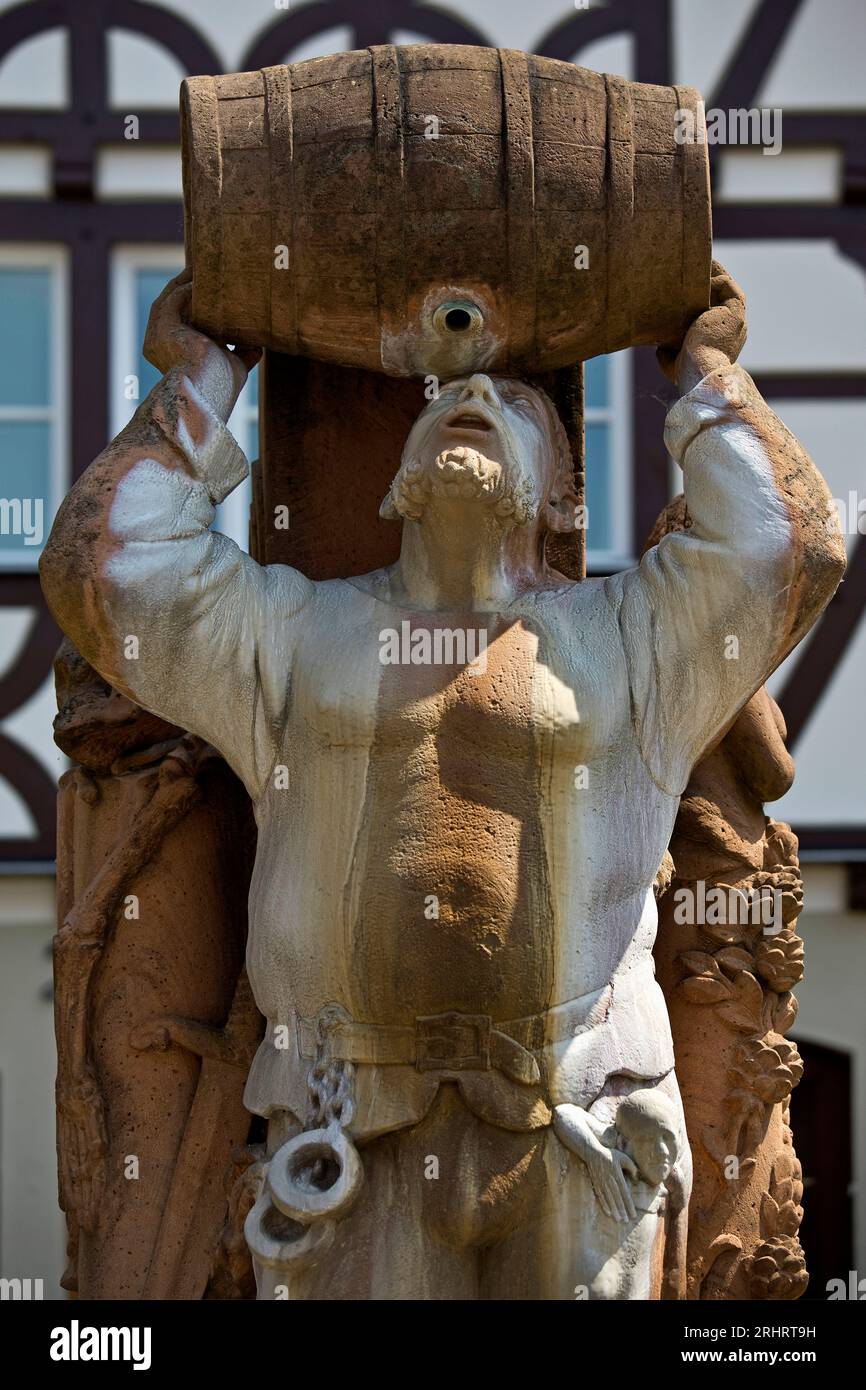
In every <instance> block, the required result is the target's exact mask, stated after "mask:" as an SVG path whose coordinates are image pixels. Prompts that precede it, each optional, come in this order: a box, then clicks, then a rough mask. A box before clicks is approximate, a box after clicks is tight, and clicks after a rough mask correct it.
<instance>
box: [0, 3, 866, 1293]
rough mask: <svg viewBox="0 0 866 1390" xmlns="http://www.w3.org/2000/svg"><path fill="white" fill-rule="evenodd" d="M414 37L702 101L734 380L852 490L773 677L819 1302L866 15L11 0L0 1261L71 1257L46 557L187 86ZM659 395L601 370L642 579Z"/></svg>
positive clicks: (594, 434)
mask: <svg viewBox="0 0 866 1390" xmlns="http://www.w3.org/2000/svg"><path fill="white" fill-rule="evenodd" d="M425 41H434V42H444V43H478V44H493V45H502V46H510V47H515V48H523V49H526V50H529V51H533V52H536V53H540V54H545V55H548V56H551V57H556V58H560V59H564V60H566V61H574V62H579V63H582V64H584V65H586V66H589V67H595V68H598V69H599V70H605V71H612V72H617V73H621V74H622V75H624V76H626V77H630V78H634V79H637V80H639V81H648V82H656V83H664V84H668V83H683V84H689V85H694V86H698V87H700V88H701V90H702V91H703V92H704V95H705V98H706V104H707V108H708V111H709V112H710V113H711V115H713V113H715V115H714V120H715V125H714V126H712V127H711V129H713V130H714V131H715V133H716V135H717V137H718V139H717V142H716V143H713V144H711V150H710V154H711V162H712V168H713V179H714V234H715V242H716V254H717V255H718V257H719V259H721V260H722V261H723V262H724V263H725V264H726V265H727V266H728V268H729V269H730V270H731V271H732V272H733V274H734V275H735V277H736V278H737V279H738V280H739V281H740V283H741V284H742V285H743V286H744V288H745V290H746V293H747V299H748V303H749V311H750V326H751V334H750V341H749V344H748V345H747V347H746V350H745V352H744V355H743V362H744V365H745V366H746V367H747V368H748V369H749V370H750V371H751V372H752V374H753V375H754V377H755V379H756V381H757V383H758V385H759V387H760V389H761V391H762V392H763V394H764V395H765V396H766V398H767V399H768V400H769V402H770V403H771V405H772V406H773V408H774V409H775V410H776V411H777V413H778V414H779V415H780V416H781V417H782V419H783V420H784V421H785V422H786V423H787V424H788V425H789V426H790V427H791V428H792V429H793V431H794V432H795V434H797V436H798V437H799V438H800V439H802V441H803V442H804V444H805V445H806V447H807V448H808V449H809V451H810V452H811V454H812V455H813V457H814V458H815V460H816V461H817V463H818V464H819V466H820V468H821V469H822V471H823V472H824V474H825V476H826V477H827V478H828V481H829V482H830V485H831V489H832V491H833V493H834V496H835V497H836V498H837V499H838V500H839V503H840V513H841V517H842V520H843V524H844V526H845V530H846V535H847V542H848V548H849V561H850V564H849V571H848V575H847V578H846V581H845V583H844V585H843V586H842V588H841V589H840V590H839V592H838V594H837V595H836V597H835V598H834V600H833V601H832V603H831V605H830V608H829V610H828V612H827V613H826V615H825V616H824V618H823V619H822V621H821V622H820V623H819V625H818V627H817V628H816V630H815V631H814V633H813V634H812V635H811V636H810V638H809V639H808V641H807V642H806V643H804V645H803V646H802V647H801V648H800V649H798V651H797V652H795V653H794V654H793V656H792V657H791V658H789V660H788V661H787V662H786V663H785V665H784V666H783V667H782V668H781V670H780V671H779V672H777V673H776V676H775V677H774V679H773V682H772V685H771V689H772V692H773V694H774V695H775V696H776V698H777V699H778V700H779V702H780V704H781V706H782V708H783V711H784V714H785V718H786V721H787V725H788V731H789V741H790V744H791V746H792V749H793V751H794V754H795V756H796V759H797V763H798V779H797V782H796V784H795V786H794V788H793V790H792V791H791V792H790V793H789V795H788V796H787V797H786V798H785V799H784V801H782V802H781V803H779V804H778V806H777V807H775V808H774V810H773V813H774V814H776V815H778V816H779V817H781V818H785V819H788V820H789V821H790V822H791V823H792V824H793V827H794V829H795V830H796V832H797V834H798V835H799V837H800V842H801V852H802V858H803V860H804V863H805V866H806V891H807V911H806V913H805V914H804V917H803V919H802V925H803V926H804V927H805V933H804V934H805V936H806V939H807V948H808V956H807V967H808V968H807V979H806V982H805V983H804V985H803V986H802V988H801V990H800V991H799V994H800V999H801V1016H800V1022H799V1031H798V1032H797V1037H798V1043H799V1045H800V1047H801V1050H802V1051H803V1052H804V1053H805V1054H806V1058H807V1062H808V1063H809V1069H808V1070H807V1076H806V1080H805V1081H804V1082H803V1085H802V1088H801V1090H800V1091H799V1092H798V1093H797V1095H796V1096H795V1100H794V1115H795V1123H796V1126H797V1134H798V1147H799V1148H800V1150H801V1153H802V1155H803V1159H804V1166H805V1168H806V1173H807V1178H811V1184H812V1185H811V1190H810V1192H809V1193H808V1196H807V1217H806V1225H805V1226H804V1231H803V1239H804V1244H805V1246H806V1249H807V1253H808V1254H809V1257H810V1262H811V1265H812V1269H813V1284H814V1290H815V1293H816V1295H817V1296H823V1282H822V1281H823V1275H824V1272H825V1271H826V1273H827V1277H829V1275H830V1274H831V1273H839V1272H840V1271H841V1263H840V1262H843V1261H845V1260H846V1259H847V1260H849V1261H853V1263H852V1265H851V1267H852V1268H856V1267H857V1261H858V1259H859V1262H860V1268H861V1270H862V1269H864V1267H866V1195H861V1196H859V1197H858V1196H857V1195H856V1187H855V1188H852V1186H851V1184H852V1179H853V1178H859V1190H860V1193H861V1194H866V1024H864V1022H863V1010H862V1006H861V1004H860V994H861V993H862V981H863V979H864V975H866V796H864V791H863V782H864V772H866V757H864V752H863V747H862V742H861V732H860V729H861V725H860V713H861V705H862V693H861V692H862V691H863V689H864V686H866V622H864V621H863V617H864V607H866V475H864V472H863V440H864V437H866V314H864V308H866V299H864V272H866V79H864V77H863V73H864V72H866V9H864V7H863V5H862V0H722V3H719V0H610V3H608V4H595V3H593V4H590V5H583V4H577V3H574V4H572V3H569V0H534V2H533V3H532V4H526V3H524V0H454V3H453V4H447V5H439V4H426V3H422V2H421V0H417V2H416V0H321V2H320V3H305V0H290V3H285V4H284V3H281V0H251V3H248V4H245V5H238V4H237V3H236V0H201V2H200V3H194V0H26V2H25V3H9V0H0V323H2V330H0V523H2V524H0V873H2V878H0V1071H2V1078H0V1079H2V1088H0V1104H2V1107H3V1112H4V1113H3V1116H2V1117H0V1119H2V1122H0V1146H2V1154H0V1158H2V1163H0V1171H2V1179H0V1181H2V1193H0V1197H2V1211H3V1221H2V1224H0V1273H2V1274H3V1275H19V1276H27V1275H30V1276H32V1277H37V1276H42V1277H45V1278H46V1279H49V1280H50V1279H52V1278H56V1273H57V1270H58V1268H59V1264H60V1254H61V1252H60V1248H59V1245H60V1220H59V1215H58V1214H56V1213H55V1212H54V1159H53V1104H52V1084H53V1054H52V1037H53V1034H52V1023H51V1015H50V1005H49V1002H48V1000H49V998H50V994H49V991H48V981H49V979H50V960H49V957H48V955H47V954H46V952H47V950H48V944H49V940H50V935H51V932H52V930H53V921H52V901H53V873H54V864H53V860H54V846H55V830H54V816H55V785H56V780H57V776H58V773H59V772H60V771H61V770H62V765H63V764H62V758H61V756H60V754H59V752H58V750H57V749H56V748H55V747H54V745H53V742H52V738H51V719H52V715H53V690H52V681H51V664H52V660H53V656H54V652H55V649H56V646H57V642H58V633H57V630H56V628H55V627H54V625H53V623H52V620H51V619H50V617H49V615H48V612H47V610H46V608H45V606H44V604H43V602H42V600H41V597H40V591H39V584H38V577H37V572H36V563H37V559H38V554H39V549H40V542H41V540H42V539H44V537H45V536H47V533H48V530H49V529H50V524H51V519H52V515H53V511H54V509H55V508H56V506H57V504H58V502H59V500H60V498H61V497H62V496H63V495H64V493H65V492H66V490H67V489H68V487H69V485H70V483H71V482H72V480H73V479H74V478H75V477H77V476H78V475H79V474H80V473H81V471H82V470H83V469H84V468H85V467H86V466H87V465H88V463H89V462H90V461H91V459H92V458H94V457H95V456H96V455H97V454H98V453H99V452H100V451H101V449H102V448H103V447H104V445H105V443H106V441H107V440H108V439H109V438H110V436H111V435H112V434H113V433H115V432H116V431H117V430H118V429H119V428H120V427H121V425H122V424H123V423H124V422H125V420H126V419H127V418H128V417H129V415H130V414H131V413H132V411H133V410H134V408H135V405H136V402H137V400H139V399H140V398H141V397H142V396H143V395H145V394H146V392H147V391H148V390H149V388H150V385H151V384H152V382H153V380H154V373H153V371H152V369H151V368H150V367H149V366H148V364H146V363H145V362H144V361H143V359H142V358H141V356H140V347H141V340H142V335H143V331H144V325H145V322H146V315H147V309H148V306H149V303H150V301H151V300H152V298H153V297H154V295H155V294H156V293H157V292H158V290H159V288H160V287H161V285H162V284H163V283H164V282H165V280H166V279H168V278H169V277H170V276H171V275H172V274H174V273H175V272H176V270H178V269H179V268H180V266H181V265H182V262H183V246H182V242H183V225H182V203H181V191H180V150H179V134H178V120H177V114H176V105H177V88H178V84H179V82H180V80H181V78H182V77H183V76H184V75H185V74H187V73H208V72H219V71H229V70H244V69H250V68H259V67H262V66H264V65H267V64H272V63H280V62H284V61H298V60H300V59H302V58H307V57H312V56H315V55H318V54H323V53H328V52H332V51H336V50H340V49H347V48H359V47H364V46H367V45H369V44H378V43H412V42H425ZM669 393H670V388H669V387H668V385H667V383H666V382H665V381H664V379H663V378H662V376H661V374H660V373H659V371H658V369H657V366H656V363H655V360H654V354H653V352H652V351H651V350H649V349H645V350H638V351H635V352H632V353H624V354H617V355H616V356H615V357H611V358H605V359H598V360H596V361H595V362H593V363H590V364H589V365H588V368H587V374H586V428H587V486H588V501H589V513H590V528H589V534H588V556H589V569H590V572H595V573H603V572H609V571H611V570H613V569H617V568H621V567H622V566H624V565H626V564H628V563H629V562H630V561H631V560H632V559H633V558H634V557H635V556H636V555H637V554H638V553H639V552H640V549H641V546H642V543H643V540H644V538H645V537H646V535H647V533H648V532H649V531H650V529H651V527H652V525H653V522H654V520H655V518H656V516H657V514H658V512H659V511H660V509H661V507H662V506H663V505H664V503H665V501H666V500H667V498H668V497H669V495H670V492H671V487H672V484H673V478H672V473H671V467H670V462H669V460H668V458H667V455H666V452H665V449H664V446H663V443H662V423H663V418H664V411H665V408H666V402H667V401H668V400H669V399H670V394H669ZM256 409H257V403H256V387H255V380H254V379H252V380H251V383H250V385H249V386H248V387H247V390H246V392H245V394H244V397H243V398H242V400H241V402H240V404H239V406H238V409H237V411H236V413H235V416H234V417H233V421H232V427H233V429H234V431H235V434H236V436H237V438H238V439H239V441H240V442H241V444H242V446H243V447H244V449H245V450H246V452H247V454H248V455H249V456H253V455H254V454H255V450H256ZM37 502H41V503H42V507H41V512H40V508H39V507H37V505H36V504H37ZM16 503H17V504H18V505H17V507H16V505H15V504H16ZM246 506H247V498H246V496H245V495H244V494H243V492H240V493H238V494H236V495H234V496H233V497H232V498H230V499H228V501H227V503H226V504H224V507H223V509H222V511H221V514H220V518H219V523H220V525H221V528H222V529H224V530H226V531H228V532H229V533H230V534H233V535H234V536H235V537H236V538H237V539H239V540H241V541H242V540H243V537H244V533H245V526H246ZM823 523H824V518H818V517H816V518H815V524H816V525H821V524H823ZM795 1031H796V1030H795ZM25 1117H26V1118H25ZM819 1140H820V1142H819ZM852 1191H853V1192H854V1193H855V1195H854V1196H853V1198H852V1195H851V1193H852ZM852 1232H853V1235H852ZM28 1260H30V1261H31V1263H32V1264H33V1267H32V1268H31V1267H30V1265H29V1264H28V1263H27V1261H28ZM847 1268H848V1265H847V1264H846V1265H845V1269H846V1270H847Z"/></svg>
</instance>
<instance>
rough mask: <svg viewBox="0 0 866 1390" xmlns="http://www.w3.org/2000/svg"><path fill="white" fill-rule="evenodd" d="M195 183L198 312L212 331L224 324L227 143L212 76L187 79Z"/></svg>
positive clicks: (192, 247) (192, 238)
mask: <svg viewBox="0 0 866 1390" xmlns="http://www.w3.org/2000/svg"><path fill="white" fill-rule="evenodd" d="M185 86H186V94H187V102H188V113H187V115H188V119H187V126H186V132H187V141H188V148H189V160H190V172H189V183H190V188H191V190H193V195H194V196H191V197H190V198H189V200H188V203H187V216H188V217H193V218H194V221H193V224H192V227H191V228H190V229H189V231H188V236H187V241H188V247H189V256H190V266H191V269H192V272H193V316H194V318H195V319H196V320H197V321H198V322H200V323H203V324H207V326H208V328H210V330H211V331H212V332H219V331H220V330H221V329H222V328H223V327H224V323H223V318H224V312H223V302H222V283H223V273H222V262H223V227H222V216H221V210H220V203H221V200H222V182H223V171H222V143H221V140H220V121H219V98H218V97H217V90H216V82H215V81H214V79H213V78H212V77H189V78H187V79H186V83H185Z"/></svg>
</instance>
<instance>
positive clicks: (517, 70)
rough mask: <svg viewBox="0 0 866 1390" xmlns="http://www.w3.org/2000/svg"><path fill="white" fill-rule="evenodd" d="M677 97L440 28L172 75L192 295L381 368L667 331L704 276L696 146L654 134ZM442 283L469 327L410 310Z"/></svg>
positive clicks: (587, 350) (216, 310)
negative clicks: (298, 57)
mask: <svg viewBox="0 0 866 1390" xmlns="http://www.w3.org/2000/svg"><path fill="white" fill-rule="evenodd" d="M698 102H699V98H698V96H697V93H695V92H694V91H692V89H687V88H667V87H659V86H651V85H649V84H637V83H629V82H626V81H625V79H622V78H615V77H609V76H604V75H602V74H598V73H594V72H591V71H588V70H586V69H582V68H578V67H575V66H574V65H573V64H570V63H564V62H559V61H557V60H552V59H546V58H539V57H534V56H532V55H528V56H527V55H526V54H523V53H520V52H517V51H510V50H502V51H497V50H493V49H483V48H473V47H470V46H466V45H447V44H444V45H437V44H433V45H428V44H419V45H410V46H408V47H406V48H401V49H399V50H397V49H394V48H391V47H388V46H382V47H379V48H374V49H368V50H362V51H358V52H354V53H345V54H337V55H332V56H330V57H325V58H318V59H312V60H310V61H307V62H303V63H300V64H296V65H294V66H292V67H290V68H281V67H278V68H271V69H265V70H264V73H240V74H232V75H229V76H225V77H218V78H213V79H210V78H196V79H190V80H188V81H187V83H185V84H184V94H183V98H182V111H183V115H184V161H185V171H184V173H185V203H186V212H187V245H188V260H189V262H190V264H191V265H192V268H193V286H194V298H193V314H194V318H195V320H196V321H197V322H199V323H201V325H202V326H203V327H204V328H206V329H207V330H208V331H211V332H215V333H218V334H220V335H221V336H223V337H227V338H229V339H230V340H234V341H238V342H249V343H262V344H264V345H266V346H269V347H272V348H276V349H278V350H281V351H286V352H302V353H306V354H308V355H311V356H317V357H322V358H324V359H326V360H333V361H337V362H344V363H346V364H347V365H356V366H365V367H373V368H378V369H379V370H385V371H387V372H390V373H392V374H407V373H415V374H419V373H420V374H424V373H426V372H428V371H435V372H436V373H437V374H441V375H448V374H449V373H450V372H451V371H453V370H457V369H460V370H464V369H465V370H468V369H471V367H472V366H473V364H477V365H482V364H483V365H485V366H488V367H496V368H499V369H501V370H518V371H533V370H537V371H540V370H549V369H552V368H555V367H560V366H564V365H567V364H569V363H571V362H573V361H576V360H581V359H585V358H586V357H589V356H593V355H595V354H597V353H599V352H604V351H613V350H616V349H617V348H620V347H624V346H626V345H628V344H630V343H643V342H656V341H659V340H668V341H670V340H673V339H675V338H676V336H677V335H678V334H679V332H681V330H682V328H683V327H684V326H685V323H686V322H687V321H688V319H689V318H690V317H692V316H693V314H694V313H695V312H697V311H698V310H699V309H700V308H702V307H704V306H705V305H706V302H707V298H708V290H709V259H710V245H709V215H708V212H709V194H708V178H707V158H706V147H705V146H700V145H678V144H677V143H676V142H675V140H674V121H675V113H676V110H677V108H678V107H681V106H683V105H688V106H690V107H691V109H693V110H697V104H698ZM434 117H435V122H436V123H435V125H434V124H433V123H432V121H431V118H434ZM430 136H434V137H435V138H430ZM282 245H285V247H286V249H287V252H288V257H289V268H288V269H285V268H283V266H284V264H285V262H284V260H282V261H280V260H279V258H278V257H276V252H277V249H278V247H280V246H282ZM578 246H586V247H587V248H588V253H589V269H585V270H584V269H579V268H577V266H576V265H575V250H576V248H577V247H578ZM450 297H455V298H461V297H462V298H468V299H471V300H473V301H474V302H476V303H477V305H478V307H479V308H480V309H481V310H482V313H483V314H484V315H485V321H484V324H483V328H482V330H481V331H480V332H479V334H478V336H477V337H476V338H475V339H474V340H473V339H470V338H464V339H463V340H462V341H459V342H458V341H457V335H447V336H448V338H449V339H450V341H448V342H445V341H443V340H442V332H441V329H439V328H436V329H435V331H434V321H433V315H434V312H435V310H436V308H437V307H438V305H439V304H440V303H441V302H442V301H443V299H445V298H450Z"/></svg>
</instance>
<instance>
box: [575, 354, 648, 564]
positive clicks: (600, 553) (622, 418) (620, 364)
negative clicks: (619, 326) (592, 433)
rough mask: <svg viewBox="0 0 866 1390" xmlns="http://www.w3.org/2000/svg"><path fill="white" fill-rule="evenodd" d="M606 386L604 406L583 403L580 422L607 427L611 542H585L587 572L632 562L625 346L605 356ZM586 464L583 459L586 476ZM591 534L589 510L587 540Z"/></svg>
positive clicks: (628, 386) (628, 375)
mask: <svg viewBox="0 0 866 1390" xmlns="http://www.w3.org/2000/svg"><path fill="white" fill-rule="evenodd" d="M607 362H608V381H609V385H610V390H609V393H608V404H607V405H606V406H592V407H589V406H584V411H583V422H584V426H587V425H593V424H604V425H607V426H608V429H609V431H610V433H609V439H610V503H611V516H610V529H611V542H612V543H611V545H610V546H608V547H606V548H605V549H596V547H594V546H592V545H591V544H589V545H588V546H587V555H586V563H587V570H588V571H589V572H590V573H596V572H597V571H599V570H601V571H605V572H607V571H615V570H621V569H628V568H630V566H632V565H633V564H634V562H635V560H634V553H633V544H634V542H633V539H632V525H633V517H634V499H633V497H632V418H631V415H632V399H631V385H632V379H633V367H632V353H631V350H630V349H628V348H625V349H623V351H621V352H614V353H611V354H610V355H609V356H608V359H607ZM589 468H590V464H589V461H588V460H587V477H588V476H589ZM591 537H592V514H591V513H590V517H589V531H588V533H587V541H588V542H589V541H590V539H591Z"/></svg>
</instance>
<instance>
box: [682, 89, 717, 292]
mask: <svg viewBox="0 0 866 1390" xmlns="http://www.w3.org/2000/svg"><path fill="white" fill-rule="evenodd" d="M674 91H675V92H676V98H677V108H678V109H679V110H681V111H693V112H694V114H695V139H694V140H689V141H684V142H683V143H682V144H680V145H679V146H678V154H679V159H680V172H681V177H682V188H681V198H682V202H681V206H682V218H681V225H682V267H681V274H680V284H681V285H682V293H683V301H684V302H683V310H684V312H686V313H693V312H694V311H695V309H696V308H698V307H704V306H706V304H707V303H708V302H709V288H710V285H709V266H710V261H711V258H712V239H713V234H712V222H711V218H712V206H711V202H710V194H709V177H710V170H709V157H708V151H707V130H706V119H705V115H704V103H703V101H702V99H701V95H700V93H699V92H698V91H697V90H696V89H695V88H694V87H674Z"/></svg>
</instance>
